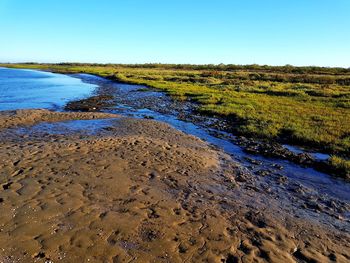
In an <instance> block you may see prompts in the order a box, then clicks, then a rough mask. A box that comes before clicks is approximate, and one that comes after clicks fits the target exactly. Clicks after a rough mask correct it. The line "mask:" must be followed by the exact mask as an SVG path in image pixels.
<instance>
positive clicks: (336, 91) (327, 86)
mask: <svg viewBox="0 0 350 263" xmlns="http://www.w3.org/2000/svg"><path fill="white" fill-rule="evenodd" d="M2 66H6V67H18V68H32V69H42V70H52V71H55V72H61V73H90V74H95V75H99V76H103V77H108V78H112V79H116V80H119V81H123V82H128V83H134V84H143V85H147V86H150V87H153V88H157V89H160V90H163V91H165V92H167V93H169V94H170V95H171V96H173V97H174V98H176V99H179V100H186V99H190V100H193V101H196V102H197V103H199V105H200V111H202V112H203V113H206V114H214V115H219V116H222V117H224V118H227V119H228V120H229V121H231V123H232V128H233V130H234V131H235V132H236V133H239V134H245V135H249V136H255V137H261V138H268V139H279V140H283V141H288V142H289V143H294V144H300V145H308V146H312V147H314V148H317V149H320V150H323V151H325V152H328V153H332V154H336V155H337V156H335V157H333V158H332V159H331V160H330V161H331V162H332V163H334V164H336V165H338V166H342V167H345V170H346V169H349V161H347V160H346V159H347V158H349V154H350V117H349V116H350V69H344V68H321V67H293V66H288V65H287V66H284V67H271V66H259V65H248V66H239V65H162V64H145V65H114V64H113V65H112V64H108V65H102V64H75V63H62V64H35V63H27V64H17V65H15V64H3V65H2ZM341 157H342V158H341Z"/></svg>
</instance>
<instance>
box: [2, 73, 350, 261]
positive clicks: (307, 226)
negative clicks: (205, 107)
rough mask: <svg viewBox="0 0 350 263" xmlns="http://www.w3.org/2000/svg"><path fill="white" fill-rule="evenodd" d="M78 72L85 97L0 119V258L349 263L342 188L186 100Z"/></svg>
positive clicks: (349, 229) (349, 220) (349, 205)
mask: <svg viewBox="0 0 350 263" xmlns="http://www.w3.org/2000/svg"><path fill="white" fill-rule="evenodd" d="M80 72H81V69H80V70H79V71H78V70H77V71H76V72H75V74H73V75H70V76H69V77H71V78H74V79H75V80H74V81H73V82H74V83H76V82H77V81H78V80H80V81H81V82H79V83H80V84H79V85H84V84H88V85H92V86H88V88H89V89H90V88H91V87H94V88H93V89H91V90H90V92H89V94H78V95H77V96H76V94H74V99H73V97H72V98H69V100H67V98H63V97H60V96H59V97H55V98H56V99H57V98H59V100H58V101H61V100H64V103H62V104H55V105H52V104H50V103H49V104H45V105H46V108H48V109H49V110H48V109H41V110H37V109H31V107H28V108H27V107H26V109H22V110H10V111H8V110H7V111H6V110H5V111H1V112H0V142H1V147H0V158H1V160H2V162H1V169H0V171H1V172H0V173H1V175H0V185H1V190H0V211H1V213H0V215H1V216H0V226H1V231H0V247H1V251H0V261H4V262H33V261H36V262H50V261H52V262H77V261H82V262H127V261H134V262H184V261H188V262H202V261H203V262H332V261H335V262H348V261H349V260H350V254H349V251H350V249H349V244H350V242H349V241H350V235H349V233H350V217H349V216H350V196H349V192H350V191H349V184H348V183H347V181H345V180H342V179H338V178H337V177H334V176H333V175H328V174H326V173H322V172H319V171H316V170H315V169H313V168H312V167H309V166H307V163H298V161H296V162H294V161H292V160H289V159H283V158H281V157H277V156H265V155H263V154H262V153H260V152H254V149H260V148H259V147H260V146H259V147H253V146H254V145H253V144H252V143H249V140H252V138H253V139H254V143H257V141H256V140H258V139H256V138H254V137H245V136H242V135H241V134H238V135H236V136H233V134H232V133H233V130H231V131H230V130H228V129H227V127H226V126H228V127H230V125H232V123H231V122H227V120H225V121H223V119H221V117H220V116H208V115H204V114H203V112H202V110H201V107H202V105H201V104H200V103H199V102H198V101H192V100H191V99H189V100H187V98H186V99H178V98H176V96H175V98H174V96H172V97H169V96H166V95H164V93H163V92H160V89H159V88H158V89H154V88H150V86H149V85H147V86H139V85H134V84H125V82H124V83H121V82H116V81H115V80H111V78H112V77H109V79H105V78H100V77H96V76H94V75H89V74H80ZM65 73H67V72H65ZM70 73H74V70H72V68H71V71H70ZM77 73H79V74H77ZM65 88H67V87H65ZM188 98H190V97H188ZM21 101H22V102H23V98H22V100H21ZM17 102H18V101H17ZM47 105H48V106H47ZM166 123H168V124H166ZM225 125H226V126H225ZM220 127H221V129H220ZM230 132H232V133H230ZM265 139H266V138H265ZM262 140H263V141H261V142H260V141H259V143H267V144H270V143H268V142H267V141H264V139H262ZM247 141H248V142H247ZM243 144H245V145H246V146H244V145H243ZM246 148H247V149H246ZM249 149H251V150H249ZM287 149H290V150H291V151H292V152H294V153H295V154H296V155H295V156H299V155H298V154H300V153H301V154H305V151H304V150H305V149H300V148H293V147H291V146H288V148H287ZM315 149H316V148H315ZM307 150H309V149H307ZM298 151H301V152H298ZM339 153H340V152H339ZM309 155H310V158H313V159H314V160H319V161H322V160H324V158H326V159H327V158H328V156H327V155H326V157H324V156H322V155H321V154H319V153H317V152H316V153H314V154H313V153H312V151H309V152H307V155H300V156H301V157H300V158H302V156H304V157H305V156H309ZM342 156H343V157H342V158H345V157H346V155H342ZM304 157H303V158H304ZM305 158H306V161H308V158H307V157H305ZM306 161H305V162H306Z"/></svg>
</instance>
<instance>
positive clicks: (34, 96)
mask: <svg viewBox="0 0 350 263" xmlns="http://www.w3.org/2000/svg"><path fill="white" fill-rule="evenodd" d="M95 88H96V85H92V84H87V83H83V82H82V81H81V80H80V79H77V78H72V77H69V76H66V75H61V74H53V73H49V72H41V71H35V70H22V69H20V70H19V69H7V68H0V110H14V109H34V108H35V109H37V108H45V109H54V110H59V109H61V108H62V106H64V105H65V104H66V103H67V102H68V101H70V100H73V99H76V98H81V97H85V96H88V95H89V94H91V92H92V91H93V90H94V89H95Z"/></svg>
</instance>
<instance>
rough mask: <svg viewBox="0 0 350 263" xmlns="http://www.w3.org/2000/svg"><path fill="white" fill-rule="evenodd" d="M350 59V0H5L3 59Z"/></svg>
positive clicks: (346, 63) (0, 28)
mask: <svg viewBox="0 0 350 263" xmlns="http://www.w3.org/2000/svg"><path fill="white" fill-rule="evenodd" d="M29 61H30V62H32V61H33V62H97V63H186V64H220V63H224V64H262V65H265V64H266V65H286V64H291V65H296V66H303V65H317V66H339V67H346V68H348V67H350V0H0V62H29Z"/></svg>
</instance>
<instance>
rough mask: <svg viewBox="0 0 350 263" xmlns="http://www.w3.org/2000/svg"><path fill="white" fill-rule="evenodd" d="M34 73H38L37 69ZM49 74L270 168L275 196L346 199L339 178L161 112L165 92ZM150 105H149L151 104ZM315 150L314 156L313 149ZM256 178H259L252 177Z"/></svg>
mask: <svg viewBox="0 0 350 263" xmlns="http://www.w3.org/2000/svg"><path fill="white" fill-rule="evenodd" d="M39 73H40V74H41V72H39ZM39 73H37V72H31V74H38V75H39V76H40V74H39ZM31 74H30V75H31ZM46 74H50V75H57V74H52V73H44V75H45V76H47V75H46ZM51 77H52V78H54V79H56V78H57V79H58V80H59V79H62V78H63V79H64V81H65V82H66V83H67V87H62V86H65V84H64V82H60V83H61V85H60V86H58V87H59V88H60V89H62V90H64V89H68V90H69V89H71V86H70V85H71V83H76V85H77V86H76V88H78V87H79V86H82V87H83V89H86V91H87V93H85V95H86V94H87V95H88V94H89V92H90V93H91V92H92V89H93V88H95V89H94V91H93V93H94V94H99V93H100V92H101V90H103V92H105V91H106V90H107V91H108V92H109V93H111V94H113V95H115V96H116V97H117V98H119V99H118V103H117V105H115V107H112V108H111V109H109V110H108V111H109V112H113V113H118V114H121V115H123V116H130V117H136V118H145V117H147V118H152V119H155V120H158V121H163V122H166V123H168V124H170V125H171V126H173V127H175V128H176V129H178V130H181V131H183V132H185V133H187V134H191V135H194V136H197V137H199V138H201V139H203V140H205V141H207V142H209V143H210V144H212V145H214V146H216V147H218V148H221V149H223V150H224V151H225V152H226V153H228V154H230V155H232V156H233V158H234V159H235V160H237V161H238V162H239V163H240V164H242V165H243V166H244V167H245V168H246V169H247V170H249V171H250V172H252V173H257V172H259V171H262V170H269V171H271V176H267V177H266V178H263V179H262V180H264V183H265V184H266V185H268V186H269V187H272V188H273V191H274V193H275V194H276V196H278V198H287V199H290V200H294V198H295V197H296V196H297V195H299V196H298V200H299V201H300V204H302V203H303V202H309V201H310V200H313V199H314V198H315V196H316V197H317V198H318V202H320V203H322V202H323V203H324V204H326V203H328V202H330V201H333V200H336V201H339V202H338V206H339V207H341V206H343V202H345V203H349V202H350V184H349V183H347V182H345V181H343V180H341V179H337V178H334V177H332V176H329V175H327V174H324V173H321V172H318V171H315V170H314V169H311V168H303V167H300V166H299V165H296V164H294V163H291V162H289V161H286V160H280V159H275V158H265V157H262V156H258V155H252V154H248V153H245V152H244V151H243V150H242V149H241V148H240V147H239V146H238V145H235V144H234V143H233V142H232V141H231V140H230V137H231V138H232V135H230V134H224V133H222V132H220V131H217V130H215V129H209V128H205V127H201V126H198V125H195V124H193V123H191V122H186V121H182V120H179V119H178V117H177V115H176V112H174V114H169V113H164V112H163V111H162V110H161V109H162V107H165V108H166V107H168V106H169V105H170V103H171V100H170V99H169V97H168V96H166V95H165V94H164V93H161V92H156V91H152V90H150V91H146V92H145V91H142V92H141V91H138V90H139V89H140V88H141V87H140V86H137V85H129V84H122V83H117V82H113V81H110V80H107V79H103V78H100V77H96V76H91V75H86V74H79V75H76V76H75V77H78V78H79V79H77V78H73V77H70V76H64V77H62V75H59V74H58V76H54V77H53V76H51ZM44 78H45V77H44ZM36 80H37V79H36V78H34V80H33V81H34V83H35V82H36ZM17 81H18V80H17ZM30 81H31V80H30V78H29V79H25V82H30ZM82 81H83V82H84V83H83V82H82ZM17 83H18V82H17ZM49 83H50V82H49ZM0 85H1V84H0ZM85 85H87V86H85ZM29 86H30V85H29ZM42 86H43V87H42V88H43V90H45V89H46V88H51V89H52V87H53V86H52V85H49V87H45V85H44V84H43V85H42ZM23 87H26V86H25V85H24V86H19V87H17V89H18V90H20V89H23ZM88 91H89V92H88ZM35 95H36V96H40V89H39V90H37V91H36V93H35ZM72 95H74V96H78V95H79V96H83V95H84V93H83V92H82V93H80V94H77V93H72ZM74 96H72V97H68V96H66V100H64V101H60V102H61V104H59V105H61V106H59V108H60V107H62V106H63V104H64V102H66V101H67V100H69V98H70V99H72V98H73V97H74ZM57 98H58V97H57V96H54V97H53V100H52V101H50V100H49V98H46V102H43V103H42V104H41V105H42V106H44V107H45V106H46V108H50V106H51V105H52V104H55V105H58V104H57ZM35 99H37V98H35ZM148 101H151V102H152V103H153V104H154V103H157V104H158V106H161V107H157V108H156V109H158V110H155V109H154V108H153V107H151V106H149V107H148V104H147V102H148ZM152 103H151V104H149V105H152ZM11 105H12V107H13V108H16V107H22V106H24V105H25V106H27V107H30V105H32V104H31V103H30V102H27V103H25V104H23V103H22V102H21V100H19V99H16V98H14V99H13V103H12V104H11ZM112 122H113V120H78V121H77V120H75V121H68V122H60V123H41V124H38V125H36V126H34V127H32V128H21V129H19V130H17V132H18V133H21V134H26V133H30V132H34V133H37V132H42V133H48V134H65V133H68V132H79V133H83V134H84V133H86V134H93V135H95V134H96V135H98V134H99V132H103V128H106V127H108V126H110V125H112ZM220 134H222V135H223V136H217V135H220ZM288 147H289V146H288ZM290 148H291V149H293V150H294V151H301V150H300V149H298V148H292V147H290ZM314 154H316V155H317V154H318V153H314ZM319 156H320V158H326V156H323V155H321V154H320V155H319ZM247 158H251V159H254V160H257V161H260V162H261V164H259V165H252V163H251V162H249V161H247ZM276 164H277V165H280V166H283V169H281V170H279V169H275V165H276ZM280 176H285V177H287V178H288V182H287V183H286V184H283V185H280V184H279V183H278V182H276V180H275V179H276V178H278V177H280ZM257 177H259V176H258V175H257ZM299 187H300V188H302V189H303V190H302V191H303V193H302V194H296V193H295V192H293V191H292V190H291V189H293V188H299ZM298 200H296V201H295V202H299V201H298ZM293 202H294V201H293ZM300 204H299V205H300ZM296 205H298V204H296ZM316 216H317V214H316ZM342 217H345V218H350V215H349V214H348V212H345V213H342Z"/></svg>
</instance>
